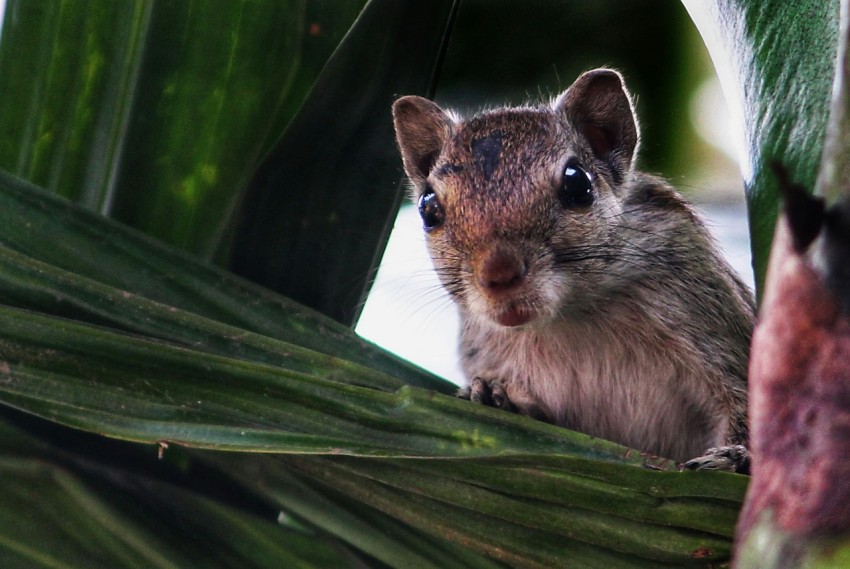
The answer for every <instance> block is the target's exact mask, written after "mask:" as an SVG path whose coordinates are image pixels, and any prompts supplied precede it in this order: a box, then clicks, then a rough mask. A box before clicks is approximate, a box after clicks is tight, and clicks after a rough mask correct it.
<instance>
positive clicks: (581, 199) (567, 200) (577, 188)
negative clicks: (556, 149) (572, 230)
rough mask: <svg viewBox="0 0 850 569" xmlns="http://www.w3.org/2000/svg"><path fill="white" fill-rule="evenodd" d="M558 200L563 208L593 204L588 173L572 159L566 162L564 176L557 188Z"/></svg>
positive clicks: (591, 187)
mask: <svg viewBox="0 0 850 569" xmlns="http://www.w3.org/2000/svg"><path fill="white" fill-rule="evenodd" d="M558 201H560V202H561V205H562V206H563V207H564V208H565V209H576V208H584V207H589V206H590V205H591V204H593V186H592V184H591V183H590V174H588V173H587V172H585V171H584V170H583V169H582V167H581V166H579V165H578V164H576V162H575V161H574V160H570V161H569V162H567V166H566V167H565V168H564V177H563V180H562V182H561V187H560V188H559V189H558Z"/></svg>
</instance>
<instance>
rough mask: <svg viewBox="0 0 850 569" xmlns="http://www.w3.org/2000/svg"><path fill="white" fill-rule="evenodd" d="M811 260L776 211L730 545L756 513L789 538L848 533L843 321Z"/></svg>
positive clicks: (849, 335)
mask: <svg viewBox="0 0 850 569" xmlns="http://www.w3.org/2000/svg"><path fill="white" fill-rule="evenodd" d="M812 257H813V256H812V255H811V254H808V255H807V254H805V253H804V252H800V251H799V250H798V249H797V248H795V247H794V243H793V240H792V237H791V231H790V230H789V225H788V222H787V220H786V219H784V218H783V219H782V220H781V221H780V223H779V226H778V230H777V233H776V237H775V239H774V248H773V253H772V255H771V262H770V267H769V270H768V278H767V288H766V296H765V298H764V302H763V304H762V309H761V314H760V321H759V323H758V325H757V327H756V331H755V334H754V337H753V345H752V352H751V361H750V373H749V381H750V421H751V447H752V448H751V450H752V453H753V464H752V482H751V484H750V488H749V491H748V494H747V499H746V502H745V504H744V511H743V512H742V514H741V519H740V522H739V527H738V537H739V539H738V543H739V544H740V543H742V542H743V538H744V537H745V536H746V535H747V533H748V531H749V529H750V528H751V527H752V526H753V524H754V523H756V522H757V521H758V519H759V518H760V517H761V514H762V513H763V512H764V511H765V510H770V511H771V512H772V518H773V521H774V523H775V524H776V525H777V526H778V529H780V530H783V531H784V532H787V533H788V534H790V535H792V536H794V535H796V536H799V537H806V536H812V535H828V534H832V533H837V532H847V531H848V530H850V318H849V317H848V314H847V313H846V312H843V311H842V309H841V304H840V301H839V299H838V298H836V295H835V294H834V292H835V288H834V287H828V286H827V285H826V284H825V281H824V278H823V277H822V274H821V273H822V271H821V270H818V269H816V268H815V267H814V266H813V264H812V261H811V258H812ZM848 286H850V284H848Z"/></svg>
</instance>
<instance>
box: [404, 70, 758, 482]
mask: <svg viewBox="0 0 850 569" xmlns="http://www.w3.org/2000/svg"><path fill="white" fill-rule="evenodd" d="M393 113H394V120H395V127H396V136H397V140H398V143H399V147H400V149H401V153H402V158H403V161H404V166H405V171H406V172H407V174H408V177H409V178H410V181H411V183H412V186H413V189H414V199H415V201H416V202H417V203H418V206H419V211H420V214H421V215H422V219H423V224H424V226H425V231H426V234H427V239H426V240H427V243H428V249H429V252H430V255H431V258H432V260H433V263H434V267H435V270H436V272H437V274H438V276H439V278H440V280H441V282H442V284H443V286H444V288H445V289H446V290H447V291H448V293H449V295H450V296H451V297H452V299H453V300H454V301H455V303H456V305H457V306H458V310H459V313H460V320H461V333H460V335H461V338H460V356H461V360H462V365H463V369H464V372H465V374H466V376H467V379H468V380H469V381H470V385H469V387H467V388H466V389H465V390H463V391H462V392H461V396H464V397H467V398H470V399H472V400H474V401H478V402H482V403H485V404H490V405H494V406H496V407H504V408H507V409H511V410H514V411H517V412H519V413H523V414H526V415H530V416H534V417H537V418H540V419H543V420H546V421H549V422H552V423H555V424H558V425H562V426H565V427H568V428H572V429H575V430H578V431H582V432H585V433H587V434H590V435H594V436H598V437H603V438H606V439H609V440H613V441H616V442H619V443H621V444H624V445H627V446H630V447H632V448H636V449H639V450H641V451H646V452H650V453H653V454H656V455H659V456H664V457H668V458H673V459H675V460H678V461H684V460H687V459H693V458H694V457H697V456H700V455H701V454H702V453H704V452H705V451H706V449H709V448H710V447H723V448H726V447H728V448H732V447H733V446H735V445H746V443H747V438H748V437H747V427H746V407H747V396H746V370H747V359H748V347H749V340H750V336H751V333H752V320H753V313H754V305H753V299H752V294H751V292H750V291H749V289H748V288H747V287H746V285H744V284H743V283H742V282H741V281H740V280H739V279H738V278H737V276H736V275H735V274H734V272H733V270H732V269H731V268H730V267H729V265H728V264H727V263H726V261H725V260H724V259H723V257H722V256H721V254H720V253H719V251H718V250H717V248H716V246H715V245H714V243H713V241H712V238H711V237H710V235H709V233H708V231H707V230H706V228H705V226H704V224H703V223H702V221H701V220H700V218H699V217H698V215H697V214H696V213H695V212H694V211H693V210H692V209H691V207H690V206H689V205H688V204H687V202H686V201H685V200H684V198H683V197H682V196H681V195H680V194H679V193H678V192H676V190H675V189H673V188H672V187H671V186H670V185H668V184H667V183H666V182H665V181H663V180H662V179H660V178H656V177H653V176H649V175H646V174H643V173H641V172H638V171H637V170H635V169H634V161H635V156H636V152H637V147H638V141H639V131H638V125H637V120H636V117H635V113H634V108H633V104H632V99H631V96H630V95H629V93H628V91H626V88H625V85H624V83H623V80H622V77H621V76H620V74H619V73H617V72H615V71H612V70H609V69H598V70H594V71H590V72H587V73H585V74H583V75H582V76H580V77H579V78H578V79H577V80H576V82H575V83H574V84H573V85H572V86H571V87H570V88H569V89H568V90H567V91H565V92H564V93H563V94H562V95H561V96H560V97H558V98H557V99H556V100H555V101H553V103H552V104H551V105H548V106H540V107H520V108H501V109H495V110H491V111H486V112H484V113H481V114H479V115H476V116H474V117H472V118H470V119H468V120H462V119H460V118H459V117H458V116H456V115H454V114H453V113H451V112H447V111H444V110H442V109H441V108H440V107H438V106H437V105H436V104H435V103H433V102H431V101H428V100H427V99H423V98H420V97H403V98H401V99H399V100H398V101H397V102H396V103H395V105H394V108H393ZM712 450H713V451H714V449H712ZM728 454H729V453H725V454H724V451H722V450H721V451H720V452H719V453H718V452H717V451H714V453H713V455H712V456H713V457H714V458H712V459H709V460H705V461H700V462H698V463H697V467H708V468H712V467H715V466H716V464H715V463H717V462H718V460H715V459H716V458H717V457H718V456H720V457H721V458H722V457H723V456H726V457H727V458H728ZM719 462H723V460H719ZM727 462H728V461H727Z"/></svg>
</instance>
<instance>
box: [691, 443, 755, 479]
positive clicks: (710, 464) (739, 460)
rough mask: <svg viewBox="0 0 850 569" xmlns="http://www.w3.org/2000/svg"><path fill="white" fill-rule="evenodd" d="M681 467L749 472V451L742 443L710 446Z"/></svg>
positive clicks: (739, 472) (740, 472)
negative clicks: (703, 452)
mask: <svg viewBox="0 0 850 569" xmlns="http://www.w3.org/2000/svg"><path fill="white" fill-rule="evenodd" d="M683 467H684V468H685V469H687V470H722V471H725V472H737V473H738V474H747V475H748V474H749V473H750V452H749V451H748V450H747V447H745V446H743V445H731V446H724V447H715V448H710V449H708V450H707V451H705V454H703V455H702V456H698V457H696V458H692V459H691V460H689V461H687V462H686V463H685V464H684V465H683Z"/></svg>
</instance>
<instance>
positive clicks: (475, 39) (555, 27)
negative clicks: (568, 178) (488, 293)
mask: <svg viewBox="0 0 850 569" xmlns="http://www.w3.org/2000/svg"><path fill="white" fill-rule="evenodd" d="M567 5H568V6H569V10H568V11H567V10H566V6H567ZM600 66H609V67H614V68H616V69H618V70H620V71H621V72H622V73H623V74H624V75H625V77H626V81H627V84H628V86H629V88H630V90H631V92H632V93H633V95H634V96H635V99H636V103H637V112H638V115H639V118H640V122H641V131H642V143H641V153H640V158H639V161H638V167H639V168H640V169H642V170H645V171H648V172H653V173H657V174H661V175H663V176H664V177H666V178H667V179H668V180H670V181H671V182H672V183H673V184H674V185H675V186H676V187H677V188H678V189H679V190H681V191H682V192H683V193H685V194H686V195H687V196H688V198H689V199H690V200H691V201H692V202H693V203H694V204H695V205H696V206H697V207H698V208H699V209H700V210H701V211H702V212H703V214H704V215H705V216H706V217H707V219H708V223H709V226H710V228H711V230H712V231H713V233H714V234H715V236H716V238H717V239H718V241H719V242H720V245H721V247H722V249H723V250H724V252H725V253H726V255H727V257H728V258H729V260H730V262H731V263H732V265H733V266H734V267H735V269H736V270H737V271H738V273H739V274H740V275H741V277H742V278H743V279H744V281H745V282H747V283H748V284H750V286H752V282H753V277H752V269H751V263H750V250H749V237H748V229H747V221H746V212H745V204H744V195H743V184H742V181H741V175H740V171H739V169H738V164H737V155H738V141H739V140H740V138H739V135H738V133H736V131H735V125H734V124H733V122H732V121H731V120H730V116H729V113H728V112H727V110H726V107H725V102H724V99H723V94H722V92H721V90H720V85H719V82H718V81H717V78H716V76H715V73H714V70H713V68H712V66H711V62H710V60H709V58H708V54H707V52H706V51H705V48H704V46H703V44H702V40H701V38H700V36H699V34H698V33H697V30H696V28H695V27H694V25H693V23H692V22H691V20H690V18H689V17H688V14H687V13H686V11H685V9H684V8H683V7H682V5H681V4H680V3H678V2H670V1H668V0H641V1H638V0H625V1H624V0H596V1H594V2H571V3H560V2H552V1H551V0H528V1H524V2H516V1H511V0H464V1H463V2H462V3H461V7H460V11H459V13H458V18H457V21H456V24H455V28H454V31H453V34H452V37H451V41H450V43H449V49H448V52H447V56H446V60H445V62H444V66H443V69H442V74H441V76H440V80H439V82H438V86H437V92H436V96H435V99H436V101H437V102H438V103H440V104H441V105H443V106H444V107H449V108H453V109H455V110H457V111H459V112H461V113H462V114H464V113H467V114H468V113H471V112H474V111H476V110H479V109H481V108H484V107H493V106H501V105H509V104H521V103H524V102H527V101H540V100H548V99H549V98H550V97H552V96H555V95H557V94H558V93H560V92H561V91H562V90H564V89H565V88H567V87H568V86H569V85H570V83H572V81H573V80H574V79H575V78H576V77H577V76H578V75H579V74H580V73H581V72H582V71H585V70H587V69H591V68H594V67H600ZM402 94H403V93H399V95H402ZM399 167H400V161H399ZM457 325H458V324H457V314H456V310H455V308H454V306H453V305H452V304H451V301H450V300H449V299H448V298H447V297H446V295H445V294H444V293H443V291H442V289H441V288H440V285H439V283H438V281H437V279H436V277H435V276H434V275H433V272H432V270H431V264H430V260H429V259H428V256H427V253H426V250H425V245H424V238H423V234H422V230H421V221H420V219H419V216H418V214H417V212H416V210H415V208H414V207H412V205H411V204H405V206H403V207H402V209H401V211H400V213H399V216H398V219H397V220H396V224H395V228H394V230H393V232H392V234H391V237H390V242H389V245H388V247H387V251H386V253H385V255H384V258H383V261H382V263H381V267H380V270H379V272H378V275H377V278H376V281H375V284H374V286H373V288H372V292H371V294H370V296H369V299H368V301H367V302H366V305H365V307H364V310H363V313H362V316H361V318H360V321H359V323H358V326H357V331H358V333H360V334H361V335H363V336H365V337H366V338H369V339H370V340H372V341H374V342H375V343H377V344H379V345H382V346H384V347H386V348H387V349H390V350H392V351H394V352H396V353H398V354H399V355H401V356H402V357H405V358H407V359H409V360H411V361H413V362H415V363H417V364H419V365H421V366H423V367H425V368H426V369H429V370H431V371H433V372H435V373H437V374H439V375H442V376H443V377H445V378H447V379H450V380H452V381H455V382H456V383H462V382H463V377H462V374H461V372H460V370H459V368H458V366H457V363H456V362H457V355H456V348H455V346H456V338H457Z"/></svg>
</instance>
